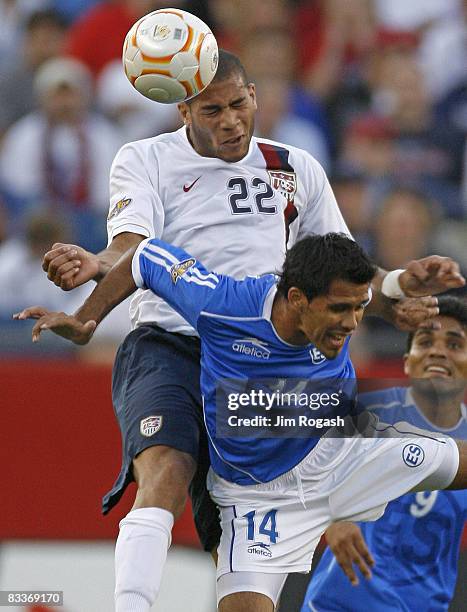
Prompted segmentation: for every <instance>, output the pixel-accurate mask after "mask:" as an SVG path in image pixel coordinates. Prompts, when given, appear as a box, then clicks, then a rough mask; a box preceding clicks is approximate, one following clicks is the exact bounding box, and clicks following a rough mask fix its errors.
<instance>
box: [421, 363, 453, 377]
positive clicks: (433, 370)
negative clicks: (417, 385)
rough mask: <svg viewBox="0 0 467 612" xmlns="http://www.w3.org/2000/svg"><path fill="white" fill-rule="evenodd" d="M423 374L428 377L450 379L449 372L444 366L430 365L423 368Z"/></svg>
mask: <svg viewBox="0 0 467 612" xmlns="http://www.w3.org/2000/svg"><path fill="white" fill-rule="evenodd" d="M424 372H425V373H426V374H429V375H430V376H438V377H441V378H450V377H451V376H452V372H451V370H450V369H449V368H448V367H447V366H444V365H439V364H435V363H430V364H429V365H427V366H426V367H425V368H424Z"/></svg>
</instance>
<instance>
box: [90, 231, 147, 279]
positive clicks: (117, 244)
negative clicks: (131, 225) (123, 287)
mask: <svg viewBox="0 0 467 612" xmlns="http://www.w3.org/2000/svg"><path fill="white" fill-rule="evenodd" d="M143 239H144V236H141V235H139V234H133V233H131V232H123V233H122V234H118V235H117V236H115V238H114V239H113V240H112V242H111V243H110V244H109V246H108V247H107V248H106V249H104V250H103V251H101V252H100V253H98V254H97V255H96V257H97V258H98V260H99V272H98V274H97V275H96V276H95V277H94V280H95V281H96V282H97V283H100V282H101V281H102V279H103V278H104V277H105V276H106V275H107V274H108V272H109V271H110V270H111V268H112V267H113V266H114V265H115V264H116V263H117V261H118V260H119V259H120V258H121V257H122V255H124V254H125V253H126V252H127V251H128V249H130V248H132V247H134V246H136V245H138V244H139V243H140V242H141V240H143Z"/></svg>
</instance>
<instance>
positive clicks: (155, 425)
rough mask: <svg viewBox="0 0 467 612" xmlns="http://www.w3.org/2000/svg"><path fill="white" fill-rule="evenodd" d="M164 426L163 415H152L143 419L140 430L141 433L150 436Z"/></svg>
mask: <svg viewBox="0 0 467 612" xmlns="http://www.w3.org/2000/svg"><path fill="white" fill-rule="evenodd" d="M161 427H162V416H150V417H146V418H145V419H142V421H141V423H140V425H139V430H140V432H141V435H143V436H146V438H149V437H150V436H153V435H154V434H155V433H157V432H158V431H159V429H160V428H161Z"/></svg>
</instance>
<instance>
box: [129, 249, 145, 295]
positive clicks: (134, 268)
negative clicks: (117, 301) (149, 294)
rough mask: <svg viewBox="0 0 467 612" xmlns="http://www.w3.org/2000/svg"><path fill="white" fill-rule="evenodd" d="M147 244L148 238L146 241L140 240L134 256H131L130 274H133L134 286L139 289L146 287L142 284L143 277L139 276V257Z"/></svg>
mask: <svg viewBox="0 0 467 612" xmlns="http://www.w3.org/2000/svg"><path fill="white" fill-rule="evenodd" d="M148 242H149V238H147V239H146V240H142V241H141V242H140V243H139V245H138V248H137V249H136V251H135V254H134V255H133V259H132V261H131V273H132V274H133V280H134V281H135V285H136V286H137V287H139V288H140V289H142V288H144V287H145V286H146V285H145V283H144V279H143V275H142V274H141V266H140V263H139V262H140V259H139V257H140V255H141V253H142V251H143V249H145V247H146V245H147V243H148Z"/></svg>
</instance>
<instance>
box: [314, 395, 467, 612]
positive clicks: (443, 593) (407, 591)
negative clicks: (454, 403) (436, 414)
mask: <svg viewBox="0 0 467 612" xmlns="http://www.w3.org/2000/svg"><path fill="white" fill-rule="evenodd" d="M360 400H363V403H364V404H365V406H366V407H367V408H368V409H371V410H372V411H374V412H375V413H376V414H377V415H378V416H379V417H380V419H381V420H382V421H385V422H388V423H396V422H397V421H408V422H410V423H411V424H413V425H415V426H416V427H422V428H423V429H428V428H429V429H432V430H433V429H434V427H433V425H432V424H431V423H430V422H429V421H428V420H427V419H426V418H425V417H424V416H423V414H422V413H421V412H420V411H419V409H418V408H417V406H416V405H415V404H414V402H413V399H412V394H411V392H410V389H404V388H393V389H386V390H384V391H377V392H373V393H367V394H363V395H362V396H361V397H360ZM437 431H443V432H444V433H447V434H448V435H450V436H452V437H454V438H456V439H463V440H465V439H466V438H467V420H466V413H465V406H463V407H462V417H461V419H460V421H459V423H458V424H457V425H456V427H453V428H452V429H450V430H440V429H439V428H438V429H437ZM466 519H467V491H465V490H462V491H427V492H419V493H407V494H406V495H403V496H402V497H399V498H398V499H395V500H394V501H392V502H390V503H389V504H388V506H387V509H386V511H385V513H384V515H383V516H382V517H381V518H380V519H379V520H378V521H376V522H368V523H359V525H360V528H361V530H362V533H363V536H364V538H365V541H366V542H367V545H368V549H369V550H370V552H371V554H372V555H373V557H374V559H375V562H376V564H375V567H374V569H373V577H372V578H371V580H365V578H363V577H362V576H361V575H360V576H359V579H360V580H359V582H360V584H359V585H358V586H357V587H353V586H352V585H351V584H350V582H349V580H348V578H347V577H346V576H345V575H344V572H343V571H342V570H341V568H340V567H339V566H338V565H337V563H336V560H335V558H334V555H333V554H332V552H331V551H330V549H329V548H327V549H326V550H325V552H324V554H323V557H322V559H321V560H320V562H319V564H318V567H317V568H316V571H315V572H314V574H313V576H312V579H311V582H310V585H309V587H308V591H307V594H306V597H305V601H304V604H303V607H302V612H310V610H316V611H319V612H321V611H328V610H329V611H330V610H334V611H336V612H337V611H339V612H344V611H348V612H357V611H360V610H377V611H378V612H389V611H391V612H393V611H394V610H404V611H406V612H413V611H414V610H423V611H424V612H430V611H431V612H435V611H440V610H447V609H448V606H449V602H450V601H451V599H452V596H453V593H454V589H455V584H456V575H457V561H458V557H459V549H460V543H461V536H462V531H463V528H464V524H465V521H466ZM357 571H358V570H357Z"/></svg>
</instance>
